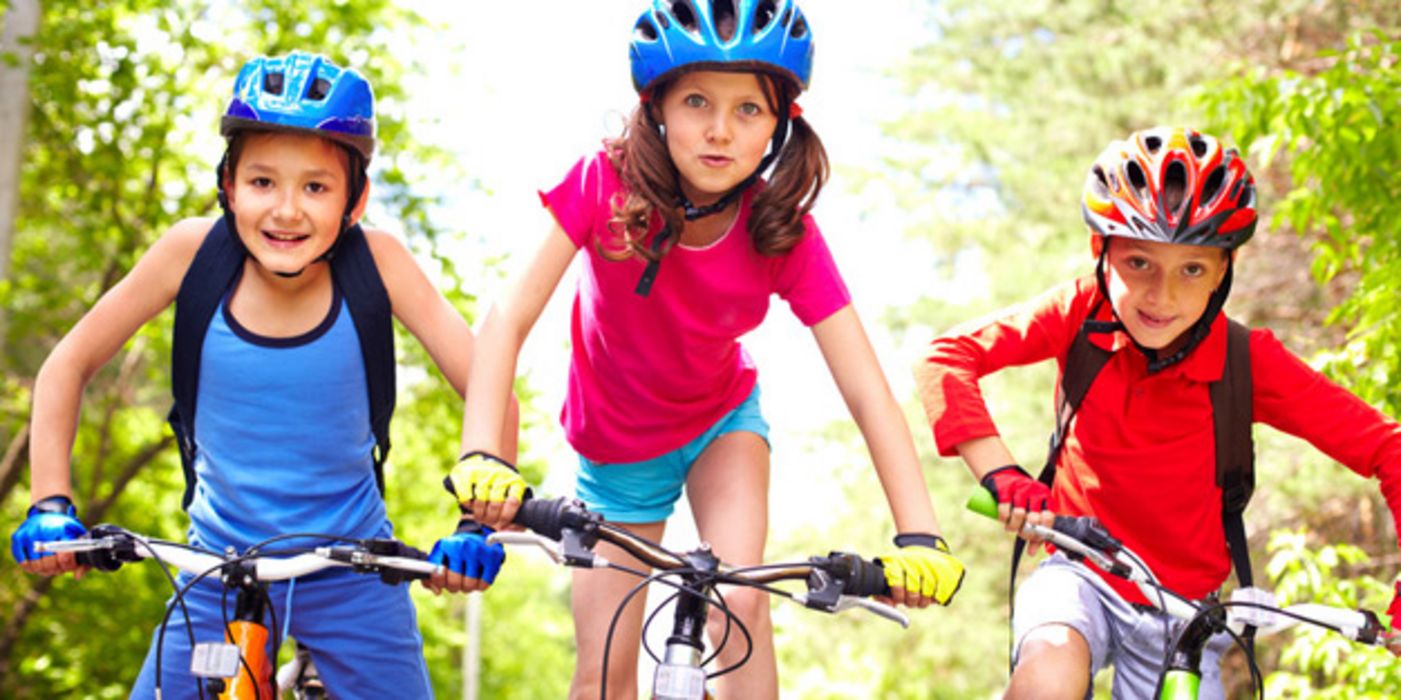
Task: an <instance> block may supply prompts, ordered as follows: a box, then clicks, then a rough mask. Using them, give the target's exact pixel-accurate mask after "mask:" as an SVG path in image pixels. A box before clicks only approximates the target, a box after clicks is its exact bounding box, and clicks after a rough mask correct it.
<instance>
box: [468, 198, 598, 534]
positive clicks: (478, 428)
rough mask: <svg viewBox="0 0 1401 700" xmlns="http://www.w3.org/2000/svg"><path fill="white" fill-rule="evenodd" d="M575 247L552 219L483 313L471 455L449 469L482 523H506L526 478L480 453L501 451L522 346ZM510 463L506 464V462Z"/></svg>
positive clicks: (473, 386)
mask: <svg viewBox="0 0 1401 700" xmlns="http://www.w3.org/2000/svg"><path fill="white" fill-rule="evenodd" d="M577 250H578V248H577V247H576V246H575V245H574V242H573V241H572V240H571V239H570V238H569V235H568V234H566V233H565V232H564V229H563V228H562V227H561V226H560V225H559V223H558V222H555V224H554V226H553V227H552V228H551V230H550V233H549V235H548V236H547V237H546V239H545V242H544V243H543V244H542V245H541V246H540V248H539V249H538V250H537V251H536V253H535V256H534V257H533V258H532V259H531V260H530V262H529V264H528V265H527V266H526V267H525V269H524V270H523V271H521V273H519V274H518V275H516V277H515V279H514V281H513V282H512V284H511V286H510V287H509V288H508V289H507V291H506V293H505V294H504V295H502V296H501V297H500V298H499V299H497V301H496V303H495V304H493V305H492V307H491V310H490V311H488V312H487V315H486V320H485V321H484V322H483V324H482V330H481V334H480V336H479V338H478V343H477V352H476V358H475V360H474V361H473V363H472V368H471V377H470V380H469V381H468V383H467V401H466V415H465V416H464V417H463V424H462V450H463V454H464V455H473V458H472V459H468V460H464V462H462V463H461V464H460V465H459V467H458V468H457V469H455V470H454V471H453V484H454V487H455V488H456V489H457V494H458V499H459V500H460V501H461V502H462V503H463V504H464V505H466V506H467V507H468V508H469V509H470V510H471V511H472V513H473V514H474V515H475V516H476V517H477V519H478V520H479V521H480V522H482V524H484V525H487V526H489V527H498V528H499V527H505V526H506V525H509V524H510V522H511V518H513V517H514V516H515V513H516V509H517V508H519V506H520V496H521V493H522V492H523V491H524V489H525V482H524V480H521V479H520V477H519V475H512V474H510V473H508V472H507V471H506V470H505V469H504V468H502V467H501V466H500V465H499V464H498V463H496V462H494V461H493V460H491V459H489V458H487V459H482V458H481V455H480V454H474V453H484V454H485V455H488V456H495V455H500V454H501V452H502V447H503V445H502V444H501V441H500V435H501V434H502V430H503V426H504V424H505V417H506V415H507V402H508V399H509V398H510V397H511V388H512V384H513V383H514V381H515V377H516V359H517V357H518V356H519V354H520V349H521V345H523V344H524V343H525V339H526V336H528V335H529V334H530V329H531V328H532V327H534V325H535V321H536V320H537V319H539V318H540V313H541V312H542V311H543V310H544V308H545V304H546V303H547V302H548V301H549V300H550V296H551V295H552V294H553V293H554V291H555V288H556V287H558V286H559V281H560V279H561V278H563V277H564V272H565V270H567V269H568V268H569V263H570V261H571V260H573V259H574V253H575V252H576V251H577ZM507 466H509V465H507Z"/></svg>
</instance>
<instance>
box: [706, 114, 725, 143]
mask: <svg viewBox="0 0 1401 700" xmlns="http://www.w3.org/2000/svg"><path fill="white" fill-rule="evenodd" d="M731 136H732V130H731V128H730V120H729V117H728V116H727V115H725V114H720V113H717V114H715V116H713V117H711V119H710V124H708V125H707V126H706V130H705V138H706V140H707V141H711V142H714V143H729V142H730V137H731Z"/></svg>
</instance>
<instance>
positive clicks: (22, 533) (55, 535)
mask: <svg viewBox="0 0 1401 700" xmlns="http://www.w3.org/2000/svg"><path fill="white" fill-rule="evenodd" d="M87 532H88V529H87V528H85V527H83V524H82V523H81V522H78V509H76V508H74V507H73V501H70V500H68V497H67V496H49V497H48V498H45V499H42V500H40V501H39V502H37V503H35V504H34V505H32V506H30V507H29V513H28V515H27V517H25V519H24V522H22V523H20V525H19V527H18V528H16V529H15V532H14V534H12V535H10V554H12V555H14V557H15V561H17V562H21V563H23V562H26V561H29V560H31V559H42V558H44V557H51V556H53V553H52V552H36V551H34V545H35V544H36V543H39V542H62V541H64V540H76V539H78V538H79V537H82V536H83V535H86V534H87Z"/></svg>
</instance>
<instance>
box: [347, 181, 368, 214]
mask: <svg viewBox="0 0 1401 700" xmlns="http://www.w3.org/2000/svg"><path fill="white" fill-rule="evenodd" d="M369 203H370V179H369V178H365V189H364V190H362V191H361V192H360V201H358V202H356V203H355V208H354V209H353V210H351V212H350V223H351V224H357V223H359V222H360V217H361V216H364V214H365V206H366V205H368V204H369Z"/></svg>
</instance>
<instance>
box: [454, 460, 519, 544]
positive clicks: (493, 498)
mask: <svg viewBox="0 0 1401 700" xmlns="http://www.w3.org/2000/svg"><path fill="white" fill-rule="evenodd" d="M445 484H446V485H447V487H448V490H449V491H452V493H453V494H454V495H456V496H457V501H458V503H459V504H461V505H462V507H464V508H466V509H467V511H468V512H470V513H471V514H472V517H473V518H474V519H476V521H477V522H479V523H481V524H483V525H486V526H487V527H490V528H494V529H497V530H503V529H506V528H508V527H510V526H511V519H512V518H514V517H515V516H516V510H518V509H519V508H520V504H521V500H522V499H523V498H525V496H526V494H527V493H528V492H529V486H528V485H527V484H526V483H525V479H523V478H521V475H520V472H519V471H517V470H516V468H515V466H514V465H512V464H511V463H510V462H507V461H506V460H504V459H501V458H500V457H497V456H495V455H490V454H487V453H485V452H468V453H467V454H466V455H463V457H462V460H461V461H459V462H458V463H457V466H455V467H453V469H452V474H451V476H449V477H448V480H447V482H445Z"/></svg>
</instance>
